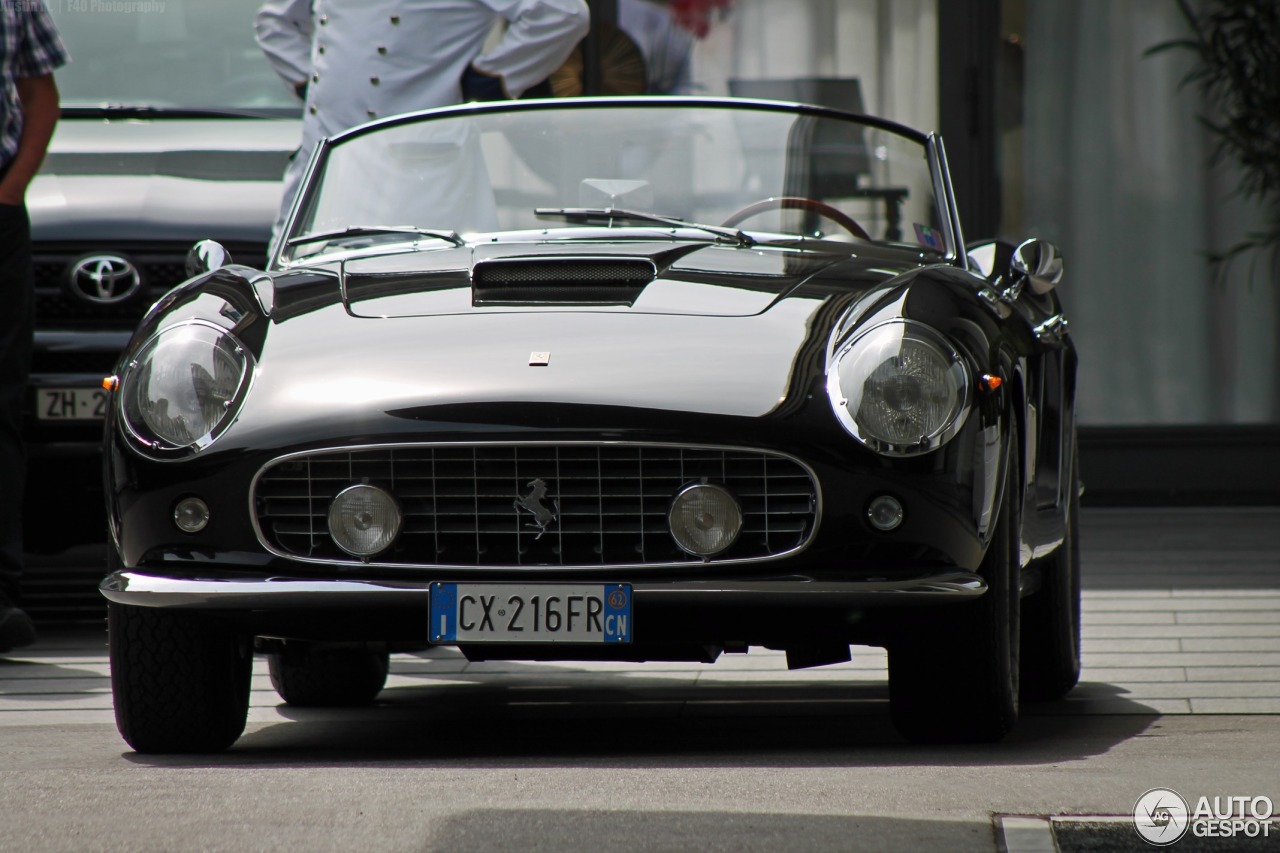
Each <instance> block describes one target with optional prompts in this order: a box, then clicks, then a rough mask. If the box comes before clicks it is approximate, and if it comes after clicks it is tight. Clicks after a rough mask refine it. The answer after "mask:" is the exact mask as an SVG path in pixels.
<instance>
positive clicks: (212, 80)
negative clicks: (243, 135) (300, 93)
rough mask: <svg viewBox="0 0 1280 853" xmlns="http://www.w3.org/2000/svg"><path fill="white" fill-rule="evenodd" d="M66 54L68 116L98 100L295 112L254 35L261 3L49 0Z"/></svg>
mask: <svg viewBox="0 0 1280 853" xmlns="http://www.w3.org/2000/svg"><path fill="white" fill-rule="evenodd" d="M45 5H46V6H48V8H49V12H50V13H51V14H52V15H53V18H54V21H55V22H56V23H57V25H58V30H59V32H60V33H61V34H62V38H63V41H65V42H66V45H67V50H68V52H70V54H71V62H70V63H69V64H67V66H66V67H64V68H60V69H59V70H58V89H59V92H60V94H61V97H62V106H63V109H64V110H65V111H67V113H68V114H71V115H74V114H75V112H76V111H77V110H78V109H84V108H96V107H101V106H104V105H114V106H125V107H152V108H156V109H160V110H172V109H179V110H182V109H185V110H208V111H211V112H219V111H223V112H232V113H235V112H249V113H262V114H266V115H275V116H290V115H299V114H301V111H302V107H301V104H300V102H299V101H298V99H297V97H296V96H295V95H294V94H293V93H292V92H291V91H290V90H289V88H288V86H286V85H285V83H284V82H283V81H282V80H281V79H280V78H279V76H277V75H276V73H275V71H274V70H272V68H271V66H270V64H268V62H267V60H266V57H265V56H264V55H263V52H262V50H261V48H259V47H258V45H257V42H256V41H255V40H254V33H253V18H254V15H255V13H256V12H257V11H258V7H259V6H261V5H262V4H261V0H139V2H130V3H106V2H89V0H84V2H74V0H61V2H51V3H46V4H45Z"/></svg>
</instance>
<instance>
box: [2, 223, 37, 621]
mask: <svg viewBox="0 0 1280 853" xmlns="http://www.w3.org/2000/svg"><path fill="white" fill-rule="evenodd" d="M34 291H35V272H34V270H33V268H32V264H31V224H30V222H29V221H28V219H27V211H26V208H25V207H22V206H14V205H8V204H0V598H3V597H7V598H8V599H9V600H10V601H13V602H16V601H17V600H18V595H19V580H20V579H21V576H22V502H23V492H24V490H25V487H26V469H27V456H26V451H25V450H24V448H23V446H22V403H23V400H24V399H25V395H26V394H27V374H28V372H29V371H30V369H31V348H32V336H33V335H34V329H35V293H34Z"/></svg>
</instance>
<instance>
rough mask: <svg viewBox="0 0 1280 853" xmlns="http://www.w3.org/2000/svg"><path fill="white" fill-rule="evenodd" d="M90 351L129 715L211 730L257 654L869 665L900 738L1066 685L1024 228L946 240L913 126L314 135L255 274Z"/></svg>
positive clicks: (983, 727)
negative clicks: (113, 357)
mask: <svg viewBox="0 0 1280 853" xmlns="http://www.w3.org/2000/svg"><path fill="white" fill-rule="evenodd" d="M192 264H193V270H192V272H193V274H194V277H193V278H191V279H190V280H188V281H186V282H185V283H184V284H182V285H180V286H178V287H177V288H176V289H174V290H173V291H171V292H170V293H168V294H167V295H166V296H165V297H164V298H163V299H161V300H160V301H159V302H158V303H157V304H156V305H155V306H154V307H153V308H152V309H151V311H150V312H149V313H148V315H147V316H146V318H145V319H144V320H143V322H142V324H141V326H140V327H139V329H138V330H137V333H136V334H135V336H134V338H133V340H132V342H131V343H130V345H129V347H128V349H127V351H126V352H125V354H124V355H123V357H122V359H121V361H120V362H119V364H118V367H117V371H116V375H115V376H113V377H110V378H109V379H108V381H107V385H108V386H109V387H110V389H111V401H110V405H111V414H110V417H109V418H108V424H107V431H106V438H105V442H106V444H105V455H106V489H107V493H108V507H109V517H110V528H111V535H112V538H113V551H114V554H115V559H116V561H117V563H118V565H117V566H116V567H115V569H116V570H115V571H113V573H112V574H111V575H110V576H109V577H108V578H107V579H106V580H105V581H104V582H103V584H102V587H101V588H102V592H103V594H104V595H105V596H106V597H107V599H108V600H109V627H110V653H111V665H112V680H113V689H114V697H115V708H116V715H117V721H118V724H119V727H120V730H121V733H122V734H123V736H124V738H125V739H126V740H127V741H128V742H129V743H130V744H131V745H132V746H133V747H134V748H135V749H138V750H141V751H154V752H166V751H205V750H217V749H222V748H225V747H227V746H228V745H230V744H231V743H233V742H234V741H235V740H236V738H237V737H238V736H239V735H240V733H241V732H242V731H243V727H244V722H245V716H246V708H247V703H248V684H249V666H250V662H251V658H252V655H253V654H254V653H255V652H257V653H260V654H266V655H268V656H269V662H270V670H271V676H272V681H273V683H274V684H275V686H276V688H277V690H278V691H279V692H280V694H281V696H282V697H283V698H284V699H285V700H286V701H287V702H291V703H296V704H349V703H361V702H369V701H372V700H373V699H374V697H375V696H376V695H377V693H378V691H379V690H380V689H381V688H382V686H383V684H384V680H385V677H386V672H387V665H388V655H389V654H390V653H393V652H397V651H407V650H417V649H423V648H425V647H429V646H431V645H449V646H457V647H458V648H460V649H461V650H462V652H463V653H464V654H466V656H467V657H468V658H470V659H473V660H485V659H524V660H600V659H607V660H623V661H646V660H688V661H705V662H708V663H710V662H712V661H714V660H715V659H716V658H717V656H718V655H720V654H722V653H745V652H747V651H748V650H749V649H750V648H752V647H767V648H771V649H781V650H785V652H786V658H787V661H788V664H789V666H791V667H792V668H799V667H806V666H815V665H822V664H828V663H836V662H840V661H844V660H848V659H849V656H850V646H851V645H873V646H884V647H886V648H887V649H888V652H889V679H890V696H891V701H890V709H891V713H892V716H893V719H894V721H895V724H896V725H897V726H898V728H899V729H900V731H901V732H902V733H903V734H904V735H905V736H906V737H908V738H911V739H913V740H919V741H982V740H995V739H998V738H1000V737H1002V736H1003V735H1004V734H1006V733H1007V732H1008V731H1009V730H1010V728H1011V727H1012V726H1013V725H1014V722H1015V720H1016V718H1017V715H1018V709H1019V703H1020V700H1021V699H1022V698H1028V699H1033V698H1044V697H1056V696H1060V695H1062V694H1063V693H1065V692H1066V691H1067V690H1069V689H1070V688H1071V687H1072V686H1073V685H1074V683H1075V681H1076V679H1077V677H1078V672H1079V641H1078V637H1079V630H1078V625H1079V578H1078V572H1077V570H1076V558H1075V552H1074V537H1075V523H1076V519H1075V515H1076V512H1075V507H1076V504H1077V498H1078V494H1079V485H1078V483H1077V480H1076V476H1075V432H1074V421H1075V418H1074V403H1073V400H1074V384H1075V365H1076V357H1075V353H1074V350H1073V347H1072V344H1071V339H1070V337H1069V336H1068V335H1067V333H1066V321H1065V319H1064V318H1063V315H1062V310H1061V306H1060V304H1059V302H1058V297H1057V295H1056V292H1055V291H1054V289H1053V288H1054V285H1056V284H1057V282H1058V279H1059V277H1060V275H1061V271H1062V264H1061V260H1060V258H1059V256H1058V254H1057V252H1056V250H1055V249H1054V247H1052V246H1051V245H1048V244H1046V243H1044V242H1042V241H1038V240H1032V241H1028V242H1026V243H1024V244H1022V245H1021V246H1017V247H1014V246H1012V245H1007V244H1003V243H999V242H989V243H983V244H976V245H971V246H969V247H968V248H966V246H965V243H964V239H963V237H962V232H961V223H960V222H959V220H958V217H957V215H956V208H955V204H954V200H953V198H952V190H951V185H950V180H949V178H948V173H947V164H946V157H945V153H944V150H943V146H942V143H941V141H940V140H939V139H938V138H937V137H936V136H933V135H926V134H922V133H918V132H916V131H913V130H910V129H907V128H904V127H901V126H898V125H895V124H893V123H890V122H886V121H882V120H878V119H873V118H867V117H861V116H854V115H849V114H844V113H840V112H835V111H832V110H827V109H821V108H817V107H809V106H803V105H796V104H784V103H772V102H757V101H743V100H729V99H725V100H716V99H644V98H636V99H589V100H553V101H529V102H519V103H500V104H490V105H468V106H461V107H453V108H446V109H441V110H434V111H430V112H424V113H421V114H413V115H407V116H401V117H396V118H393V119H387V120H384V121H380V122H376V123H371V124H369V125H365V126H362V127H360V128H356V129H354V130H352V131H349V132H348V133H346V134H344V135H343V136H341V137H338V138H335V139H333V140H329V141H328V142H326V143H325V144H324V145H323V146H322V147H321V148H320V150H319V151H317V153H316V155H315V158H314V160H313V161H312V163H311V168H310V173H309V178H308V181H307V184H306V187H305V190H304V191H303V193H302V194H301V195H300V197H299V199H298V201H297V203H296V205H295V208H294V211H293V213H292V215H291V219H290V223H289V225H288V228H287V231H286V233H285V234H284V235H283V239H282V240H281V241H280V245H279V246H278V247H277V249H276V251H275V253H274V255H273V257H272V258H271V260H270V262H269V264H268V265H267V267H268V268H267V269H265V270H258V269H253V268H249V267H245V266H239V265H236V264H234V263H231V259H230V258H229V257H228V256H227V255H226V253H225V252H224V251H222V249H221V247H219V246H217V245H214V244H209V243H205V244H200V245H198V246H197V247H196V249H195V250H193V253H192Z"/></svg>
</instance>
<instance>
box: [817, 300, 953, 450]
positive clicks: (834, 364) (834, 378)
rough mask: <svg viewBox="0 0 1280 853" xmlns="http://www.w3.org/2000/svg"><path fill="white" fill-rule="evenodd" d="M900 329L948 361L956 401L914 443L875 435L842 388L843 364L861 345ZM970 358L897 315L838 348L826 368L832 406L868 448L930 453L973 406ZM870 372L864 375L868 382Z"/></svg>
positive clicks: (932, 331) (924, 327) (938, 335)
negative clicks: (861, 419) (936, 422)
mask: <svg viewBox="0 0 1280 853" xmlns="http://www.w3.org/2000/svg"><path fill="white" fill-rule="evenodd" d="M894 328H897V329H898V333H899V335H900V336H901V337H902V338H906V339H910V340H911V341H912V342H913V343H915V344H918V345H922V346H924V347H926V348H927V349H930V350H932V351H933V353H934V354H935V355H937V356H938V357H939V358H940V359H942V360H943V361H945V363H946V364H947V374H948V376H949V377H950V379H951V382H952V385H953V388H954V400H953V402H952V406H951V410H950V414H949V416H948V417H947V418H946V419H945V421H944V422H943V423H942V424H941V425H940V426H938V427H937V428H935V429H933V430H931V431H930V432H928V433H926V434H925V435H922V436H920V437H919V438H918V439H917V440H915V441H912V442H895V441H890V440H887V439H885V438H883V437H881V436H876V435H874V434H873V433H872V432H871V430H869V429H868V428H867V426H866V425H865V424H863V423H861V422H859V420H858V417H857V414H856V413H855V412H851V411H850V410H849V400H848V399H847V398H846V397H845V395H844V393H843V392H842V391H841V388H840V371H841V366H842V365H844V364H845V362H846V360H847V359H848V357H849V356H850V354H852V353H853V352H854V351H855V350H856V349H857V348H858V347H859V346H865V345H867V342H868V341H869V340H870V339H872V338H873V337H874V336H876V335H879V334H882V333H883V332H884V331H885V330H887V329H894ZM971 372H972V371H971V370H970V369H969V364H968V361H967V360H966V358H965V356H964V355H963V354H962V353H961V351H960V350H959V348H958V347H957V346H956V345H955V344H953V343H952V342H951V341H950V340H948V339H947V337H946V336H945V335H943V334H942V333H941V332H939V331H938V330H936V329H934V328H933V327H932V326H929V325H927V324H925V323H921V322H919V321H917V320H909V319H905V318H895V319H893V320H886V321H884V322H881V323H876V324H875V325H873V326H870V327H868V328H866V329H864V330H862V331H860V332H859V333H858V334H856V335H854V336H853V337H851V338H850V339H849V340H848V341H846V342H845V343H844V344H842V345H840V346H839V347H837V348H836V350H835V352H834V354H833V356H832V358H831V361H830V363H829V366H828V369H827V396H828V398H829V400H830V403H831V409H832V411H833V412H834V413H835V415H836V418H837V420H839V421H840V425H841V426H843V427H844V429H845V431H846V432H848V433H849V434H850V435H851V436H853V437H854V438H855V439H857V440H858V441H859V442H860V443H862V444H863V445H865V446H866V447H867V448H868V449H870V450H872V451H874V452H876V453H878V454H880V455H882V456H890V457H908V456H920V455H923V454H925V453H931V452H933V451H934V450H937V449H938V448H940V447H942V446H943V445H944V444H946V443H947V442H949V441H950V440H951V439H953V438H955V436H956V435H957V434H958V433H959V432H960V430H961V429H963V427H964V425H965V422H966V421H967V420H968V417H969V412H970V411H971V409H972V408H973V406H972V399H973V383H972V380H971V379H970V373H971ZM868 376H869V373H868V374H866V375H864V376H862V377H861V380H862V381H865V380H866V378H868Z"/></svg>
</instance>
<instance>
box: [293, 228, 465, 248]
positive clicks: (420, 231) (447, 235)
mask: <svg viewBox="0 0 1280 853" xmlns="http://www.w3.org/2000/svg"><path fill="white" fill-rule="evenodd" d="M379 234H412V235H415V236H418V237H435V238H436V239H437V240H447V241H449V242H450V243H452V244H453V245H455V246H465V245H466V242H467V241H466V240H463V239H462V238H461V237H459V236H458V232H456V231H433V230H431V229H429V228H414V227H413V226H411V225H356V226H352V227H351V228H343V229H342V230H340V231H324V232H322V233H319V234H304V235H302V236H301V237H290V238H289V239H288V240H286V241H285V243H284V244H285V245H286V246H301V245H303V244H305V243H319V242H321V241H324V240H338V239H341V238H342V237H365V236H377V235H379Z"/></svg>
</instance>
